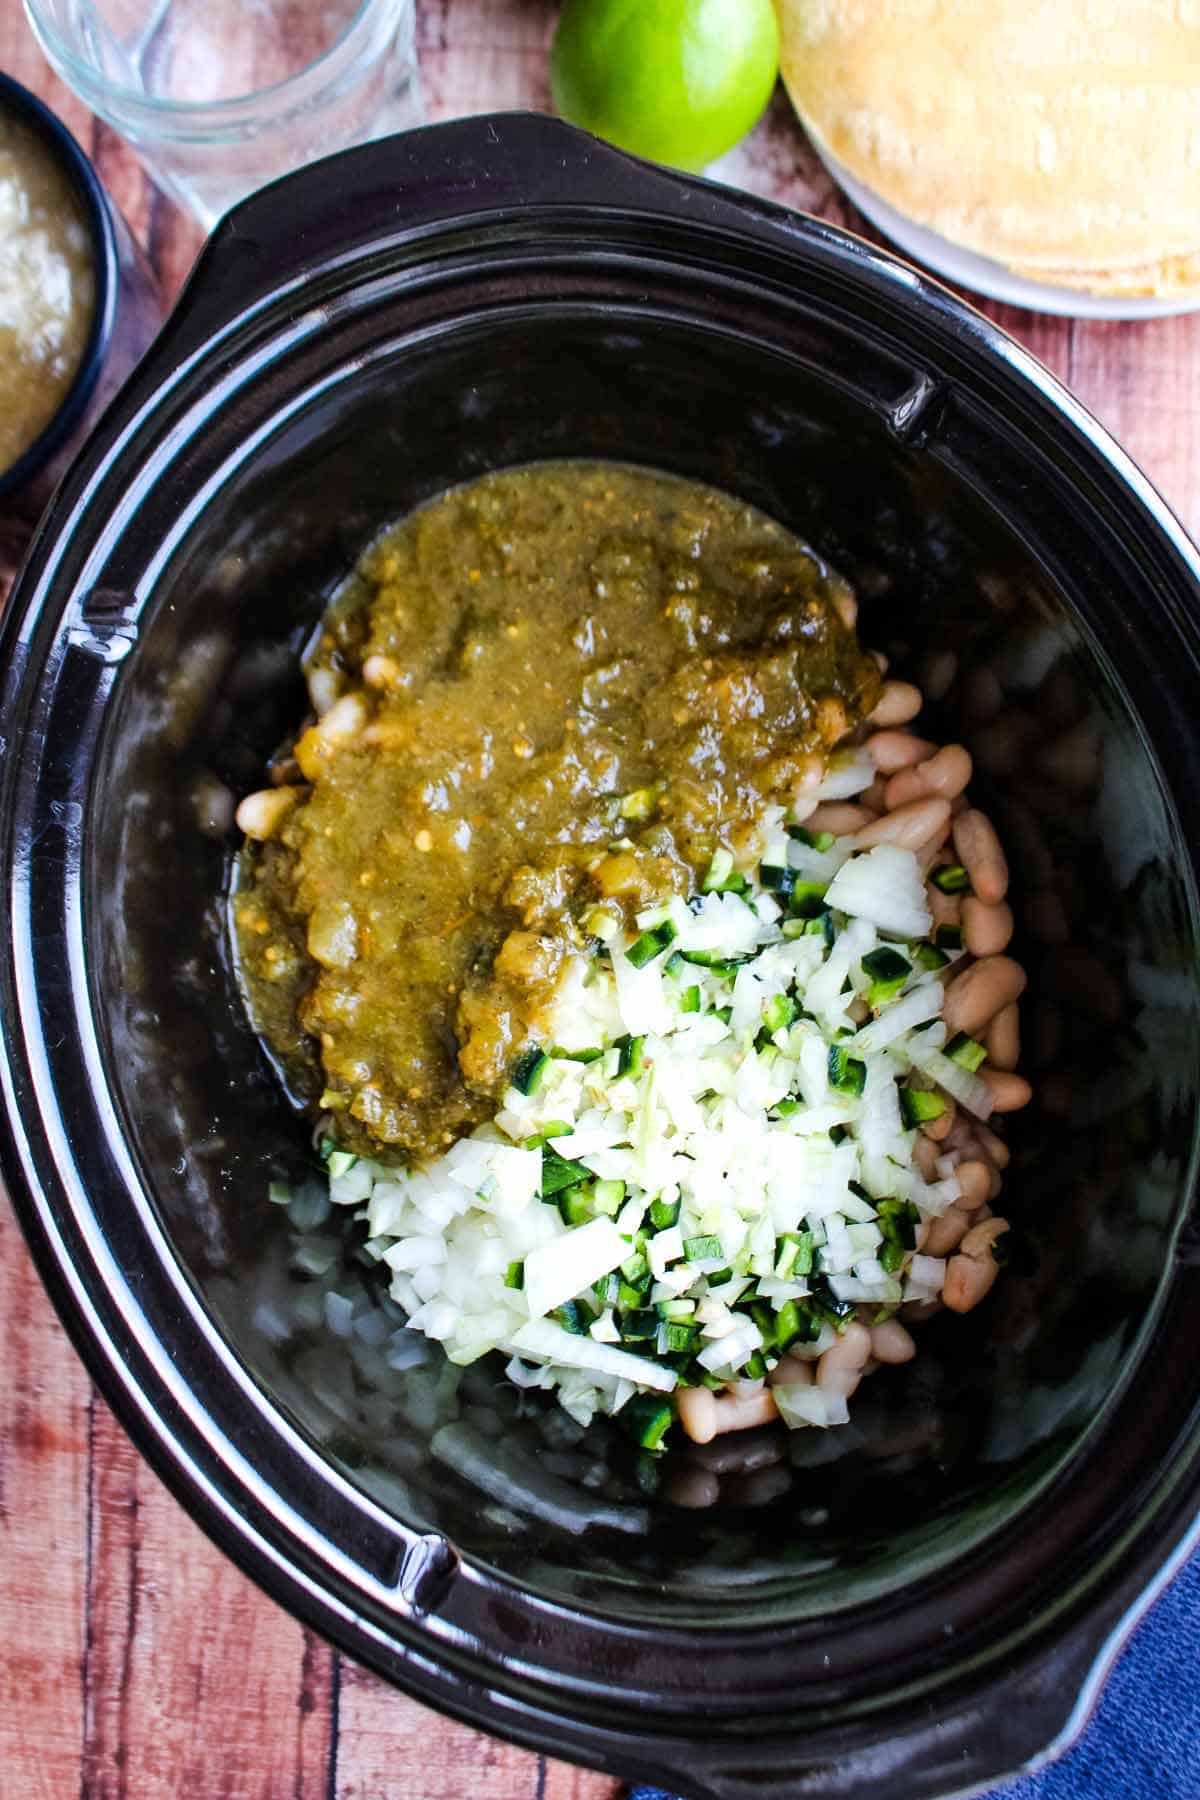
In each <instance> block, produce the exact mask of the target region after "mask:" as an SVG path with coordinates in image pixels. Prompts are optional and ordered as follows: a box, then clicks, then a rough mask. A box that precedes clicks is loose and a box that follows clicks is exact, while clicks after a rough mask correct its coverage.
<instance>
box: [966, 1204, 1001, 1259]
mask: <svg viewBox="0 0 1200 1800" xmlns="http://www.w3.org/2000/svg"><path fill="white" fill-rule="evenodd" d="M1011 1229H1012V1227H1011V1226H1010V1225H1009V1222H1008V1220H1007V1219H1002V1218H1000V1217H999V1216H998V1215H997V1217H995V1218H988V1219H985V1220H984V1221H983V1223H982V1224H980V1225H974V1226H972V1228H971V1230H970V1231H968V1233H967V1235H966V1237H965V1238H964V1239H963V1241H962V1251H963V1255H964V1256H991V1255H992V1245H993V1244H994V1243H995V1242H996V1240H997V1239H998V1238H1002V1237H1003V1236H1004V1233H1005V1232H1006V1231H1010V1230H1011ZM995 1260H996V1259H995V1257H994V1256H992V1261H993V1262H995Z"/></svg>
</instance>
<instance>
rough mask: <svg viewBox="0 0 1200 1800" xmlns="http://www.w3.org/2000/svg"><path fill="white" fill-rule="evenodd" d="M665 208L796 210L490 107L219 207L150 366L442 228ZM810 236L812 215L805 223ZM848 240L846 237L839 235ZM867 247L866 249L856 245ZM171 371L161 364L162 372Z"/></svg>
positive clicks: (741, 216)
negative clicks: (489, 111)
mask: <svg viewBox="0 0 1200 1800" xmlns="http://www.w3.org/2000/svg"><path fill="white" fill-rule="evenodd" d="M556 207H563V208H568V207H569V208H571V209H573V210H575V211H578V210H579V208H581V207H587V208H602V209H604V210H606V211H609V212H611V213H613V214H615V215H616V216H617V217H618V218H619V217H620V216H621V215H622V214H625V213H628V212H630V211H641V212H660V213H670V214H674V215H675V216H677V217H681V218H686V219H690V220H695V221H697V222H704V223H706V224H709V225H717V226H720V225H722V224H724V225H727V226H728V227H729V228H730V229H736V230H738V231H739V232H740V233H742V234H743V235H745V233H746V232H747V231H750V232H753V233H754V234H755V235H758V236H760V237H763V238H765V239H766V240H768V241H770V242H774V243H776V244H780V245H782V244H785V243H786V242H787V240H788V238H789V236H790V234H791V232H792V230H793V229H794V226H793V223H792V221H793V219H794V217H795V215H794V214H790V213H788V212H787V211H786V210H785V209H783V208H782V207H778V206H772V205H770V204H769V203H767V202H764V201H760V200H756V199H754V198H753V197H751V196H750V195H740V194H739V195H733V194H730V193H727V192H726V190H724V189H722V188H720V187H717V186H715V185H713V184H711V183H709V182H706V181H703V180H700V179H698V178H696V177H692V176H685V175H681V174H677V173H674V172H673V171H671V170H668V169H665V168H661V167H659V166H657V165H654V164H650V163H644V162H640V161H638V160H637V159H636V158H634V157H631V156H627V155H626V154H625V153H624V152H623V151H620V150H614V149H613V148H612V147H611V146H610V145H608V144H605V143H602V142H601V141H600V139H598V138H594V137H591V136H590V135H589V134H588V133H586V132H583V131H578V130H576V128H575V127H574V126H571V125H566V124H564V123H563V122H562V120H561V119H554V118H549V117H547V116H545V115H543V114H539V113H498V114H494V115H492V116H490V117H489V116H483V117H479V118H471V119H458V120H454V121H452V122H450V123H447V124H442V125H430V126H425V127H423V128H422V129H420V130H417V131H409V132H404V133H401V134H400V135H399V136H396V137H391V138H383V139H380V140H379V141H377V142H375V143H371V144H364V145H361V146H359V147H357V148H355V149H352V150H345V151H342V152H340V153H339V154H338V155H336V156H331V157H327V158H325V159H324V160H323V161H321V162H318V163H313V164H311V165H309V166H308V167H307V168H304V169H301V170H299V171H298V172H297V173H296V174H294V175H289V176H286V177H284V179H283V180H281V181H277V182H273V183H272V184H271V185H270V186H269V187H266V188H263V189H261V190H260V191H259V192H258V193H256V194H253V195H251V197H250V198H249V199H248V200H244V201H243V202H242V203H241V204H240V205H239V206H236V207H234V208H233V210H232V211H231V212H229V213H227V214H226V215H225V217H224V218H223V219H222V220H221V222H220V223H219V224H218V226H217V228H216V230H215V231H214V233H213V235H212V237H211V238H210V239H209V241H208V243H207V245H206V246H205V248H204V250H203V252H202V254H201V256H200V259H199V261H198V263H197V264H196V267H195V270H194V271H193V274H192V276H191V279H190V280H189V282H188V284H187V286H186V288H185V289H184V291H183V294H182V295H181V297H180V300H179V302H178V305H177V306H176V309H175V312H174V314H173V315H172V317H171V319H170V321H169V323H168V325H167V327H166V329H165V330H164V332H163V334H162V336H161V338H160V339H159V342H158V344H157V345H156V346H155V348H154V350H153V351H152V352H151V356H150V358H149V359H148V365H156V367H152V368H151V373H152V374H153V375H154V378H155V379H159V380H161V379H162V378H163V376H164V375H166V374H167V373H169V372H170V369H171V367H172V365H173V366H175V367H178V365H179V363H180V362H182V361H183V360H184V359H185V358H187V357H188V356H190V355H191V354H192V353H193V352H194V351H195V350H197V349H199V348H200V346H201V344H202V343H204V342H205V341H207V340H208V339H210V338H211V337H212V336H214V335H215V334H219V333H222V332H223V331H225V330H227V329H228V328H229V327H230V326H233V325H235V324H237V323H238V322H249V321H250V320H251V319H252V317H253V314H254V313H255V312H256V311H257V309H258V308H259V307H260V306H261V305H262V304H263V303H264V302H265V301H267V300H271V299H274V300H278V299H280V298H281V297H283V296H286V295H287V294H289V293H291V294H294V295H295V299H296V303H297V309H298V318H299V317H302V316H303V315H304V314H307V313H309V312H310V311H311V309H312V308H313V306H314V305H316V306H319V305H320V304H321V290H322V288H324V287H326V286H327V285H332V286H336V285H337V283H338V280H339V272H340V273H341V277H342V278H343V279H344V273H345V269H346V265H347V263H348V262H351V263H359V264H360V263H361V259H362V258H364V257H369V256H370V254H371V253H372V252H374V251H379V252H387V251H394V250H395V248H396V246H397V245H398V244H403V243H404V242H405V241H412V242H419V241H420V239H421V238H422V237H424V236H426V235H427V234H430V233H432V232H434V231H436V229H437V227H438V226H445V225H447V224H450V223H452V222H453V223H455V224H461V225H462V226H463V228H464V230H469V228H470V223H471V222H472V221H473V220H478V219H479V218H480V217H481V216H482V215H486V214H493V213H508V214H513V213H517V214H519V213H520V212H521V211H522V210H529V209H533V208H537V209H546V208H556ZM806 228H807V229H809V230H810V231H811V229H812V222H811V221H806ZM842 241H843V243H844V239H843V240H842ZM864 253H866V246H865V245H864ZM164 365H165V366H164Z"/></svg>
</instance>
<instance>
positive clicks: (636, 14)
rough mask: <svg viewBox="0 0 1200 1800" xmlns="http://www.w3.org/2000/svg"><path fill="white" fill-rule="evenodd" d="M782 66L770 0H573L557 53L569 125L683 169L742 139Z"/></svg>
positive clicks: (554, 83) (555, 77)
mask: <svg viewBox="0 0 1200 1800" xmlns="http://www.w3.org/2000/svg"><path fill="white" fill-rule="evenodd" d="M778 69H779V27H778V24H777V22H776V18H775V8H774V6H773V4H772V0H567V4H566V6H564V8H563V12H562V17H561V18H560V19H559V22H558V29H557V31H556V33H555V37H554V45H553V48H552V50H551V52H550V83H551V88H552V90H553V93H554V104H555V106H556V107H557V108H558V110H559V112H560V113H561V114H562V115H563V117H564V118H565V119H569V120H570V121H571V123H572V124H573V125H582V126H583V127H584V129H585V130H587V131H593V132H595V133H596V135H597V137H602V138H607V139H608V140H609V142H610V143H613V144H617V145H619V146H620V148H621V149H622V150H630V151H632V152H633V153H634V155H636V156H646V157H649V158H651V159H652V160H653V161H655V162H664V163H670V164H672V165H673V167H675V168H677V169H697V170H698V169H703V168H705V167H706V166H707V164H709V163H710V162H712V161H714V160H715V158H716V157H718V156H722V155H724V153H725V151H726V150H730V149H732V147H733V146H734V144H736V143H737V142H738V140H739V139H740V138H743V137H745V135H746V133H747V132H748V131H749V130H750V129H751V127H752V126H753V125H754V124H756V122H757V121H758V119H759V117H760V115H761V114H762V112H763V109H764V107H765V106H766V104H767V101H768V100H769V99H770V97H771V89H772V88H773V87H774V85H775V77H776V74H777V73H778Z"/></svg>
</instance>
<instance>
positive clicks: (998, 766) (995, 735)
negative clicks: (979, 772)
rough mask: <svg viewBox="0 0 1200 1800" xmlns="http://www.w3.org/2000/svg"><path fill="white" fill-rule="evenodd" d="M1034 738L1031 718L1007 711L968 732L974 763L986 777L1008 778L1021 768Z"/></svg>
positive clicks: (1034, 732) (1034, 733)
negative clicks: (1007, 776) (985, 773)
mask: <svg viewBox="0 0 1200 1800" xmlns="http://www.w3.org/2000/svg"><path fill="white" fill-rule="evenodd" d="M1035 735H1036V731H1035V727H1034V724H1033V721H1032V719H1027V718H1024V717H1022V715H1021V714H1020V713H1016V712H1007V713H1005V714H1004V716H1003V717H1002V718H999V719H994V720H993V721H992V722H991V724H990V725H985V726H984V727H983V728H982V730H979V731H974V732H972V733H971V748H972V750H973V751H974V753H975V762H976V764H977V766H978V767H979V768H981V769H986V770H987V772H988V774H989V775H1011V774H1013V773H1014V771H1015V770H1016V769H1018V768H1019V767H1020V765H1021V762H1022V760H1023V759H1024V756H1025V753H1026V750H1027V749H1028V746H1029V743H1030V740H1031V739H1032V738H1033V737H1034V736H1035Z"/></svg>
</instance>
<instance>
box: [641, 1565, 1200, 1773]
mask: <svg viewBox="0 0 1200 1800" xmlns="http://www.w3.org/2000/svg"><path fill="white" fill-rule="evenodd" d="M629 1800H671V1797H670V1796H669V1795H667V1794H663V1793H661V1792H660V1790H659V1789H658V1788H644V1787H643V1788H634V1790H633V1792H632V1794H631V1795H630V1797H629ZM987 1800H1200V1556H1195V1557H1193V1559H1192V1561H1191V1562H1190V1563H1188V1564H1187V1565H1186V1566H1185V1568H1184V1569H1183V1571H1182V1573H1181V1574H1180V1575H1178V1576H1177V1577H1176V1579H1175V1580H1174V1581H1173V1582H1172V1584H1171V1586H1170V1587H1169V1588H1167V1590H1166V1592H1165V1593H1163V1594H1161V1595H1160V1596H1159V1598H1158V1600H1157V1601H1156V1602H1155V1604H1154V1606H1153V1607H1152V1608H1151V1609H1150V1611H1149V1612H1148V1613H1147V1615H1146V1617H1145V1618H1144V1619H1143V1620H1142V1622H1141V1624H1140V1625H1139V1626H1138V1628H1137V1630H1136V1631H1135V1632H1134V1634H1133V1636H1132V1637H1131V1638H1130V1640H1129V1642H1128V1644H1127V1645H1126V1646H1125V1649H1124V1651H1123V1652H1122V1654H1121V1658H1120V1660H1119V1662H1118V1663H1117V1665H1116V1667H1115V1668H1114V1670H1113V1672H1112V1674H1111V1675H1110V1676H1109V1678H1108V1681H1107V1683H1106V1685H1105V1688H1104V1693H1103V1695H1102V1696H1101V1699H1100V1704H1099V1706H1098V1707H1097V1709H1096V1712H1095V1713H1094V1715H1093V1717H1092V1719H1091V1722H1090V1724H1089V1725H1088V1726H1087V1729H1086V1730H1085V1731H1084V1733H1083V1736H1082V1737H1081V1738H1080V1740H1079V1742H1078V1743H1077V1744H1076V1745H1075V1747H1074V1749H1072V1750H1068V1752H1067V1754H1066V1755H1065V1756H1063V1757H1061V1758H1060V1759H1059V1761H1058V1762H1055V1763H1051V1764H1050V1765H1049V1767H1048V1768H1045V1769H1042V1770H1040V1771H1039V1773H1038V1774H1036V1775H1026V1776H1023V1777H1022V1778H1021V1779H1020V1780H1019V1781H1012V1782H1008V1783H1006V1784H1005V1786H1004V1787H1001V1788H995V1789H994V1790H993V1792H992V1794H991V1795H989V1796H987Z"/></svg>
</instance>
